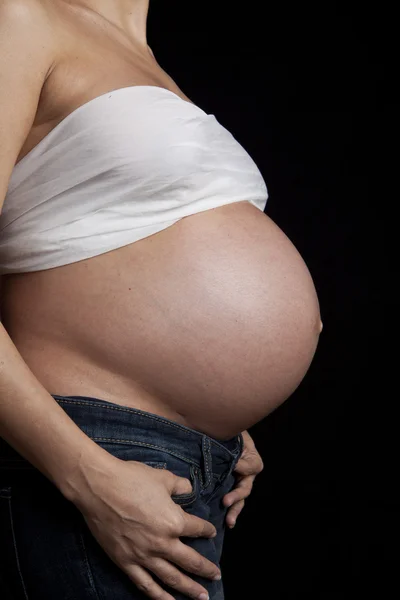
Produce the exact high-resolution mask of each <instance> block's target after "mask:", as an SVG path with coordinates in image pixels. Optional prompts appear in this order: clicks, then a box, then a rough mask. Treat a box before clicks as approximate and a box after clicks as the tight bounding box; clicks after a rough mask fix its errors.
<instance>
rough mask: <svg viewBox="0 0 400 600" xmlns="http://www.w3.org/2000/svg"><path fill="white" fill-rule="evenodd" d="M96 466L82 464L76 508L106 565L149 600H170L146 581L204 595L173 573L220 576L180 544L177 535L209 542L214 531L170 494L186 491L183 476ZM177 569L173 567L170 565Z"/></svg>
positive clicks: (132, 464)
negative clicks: (121, 573) (110, 564)
mask: <svg viewBox="0 0 400 600" xmlns="http://www.w3.org/2000/svg"><path fill="white" fill-rule="evenodd" d="M107 457H108V458H104V457H102V461H101V462H99V461H96V462H95V463H94V464H93V463H92V464H90V463H89V464H88V463H85V465H84V477H83V478H82V481H86V482H88V485H84V484H82V486H83V489H84V492H80V495H79V498H77V499H75V504H76V506H77V508H78V509H79V510H80V511H81V513H82V514H83V517H84V519H85V521H86V523H87V525H88V527H89V529H90V531H91V532H92V534H93V536H94V537H95V538H96V540H97V541H98V543H99V544H100V545H101V546H102V548H103V549H104V550H105V552H106V553H107V554H108V556H109V557H110V558H111V560H112V561H113V562H114V563H115V564H116V565H117V566H118V567H120V568H121V569H122V570H123V571H124V572H125V573H126V574H127V575H128V577H129V578H130V579H131V580H132V581H133V582H134V583H135V584H136V586H137V587H138V588H139V590H141V591H142V592H143V593H145V594H146V595H147V596H148V597H149V598H154V599H157V600H174V598H173V596H171V595H170V594H168V593H167V592H166V591H165V590H164V589H163V588H162V587H161V586H159V585H158V584H157V583H156V582H155V581H154V579H153V577H152V576H151V573H154V574H155V575H156V576H157V577H159V578H160V579H161V580H162V581H163V582H164V583H166V584H167V585H168V586H169V587H172V588H174V589H176V590H178V591H179V592H181V593H183V594H185V595H187V596H188V597H189V598H199V596H200V594H202V593H205V594H206V595H207V590H206V589H205V588H204V587H203V586H201V585H200V584H198V583H197V582H195V581H194V580H193V579H191V578H190V577H188V576H187V575H185V574H184V573H183V572H182V571H181V570H179V569H178V568H177V566H178V567H181V568H182V569H184V570H185V571H187V572H189V573H195V574H196V575H200V576H202V577H206V578H208V579H216V578H217V576H220V574H221V573H220V570H219V569H218V567H217V566H216V565H215V564H214V563H213V562H211V561H209V560H207V559H206V558H205V557H204V556H202V555H201V554H199V553H198V552H196V550H194V549H193V548H190V547H189V546H188V545H186V544H184V543H183V542H181V540H180V539H179V538H180V537H181V536H185V537H187V536H188V537H206V538H212V537H215V535H216V533H217V532H216V529H215V527H214V526H213V525H212V524H211V523H209V522H208V521H205V520H203V519H201V518H199V517H196V516H194V515H190V514H188V513H186V512H185V511H184V510H183V509H182V508H181V507H180V506H179V505H178V504H177V503H175V502H174V501H173V499H172V498H171V494H185V493H189V492H191V491H192V484H191V482H190V480H189V479H186V478H185V477H178V476H177V475H174V474H173V473H172V472H171V471H168V470H166V469H154V468H152V467H150V466H148V465H145V464H143V463H140V462H136V461H125V460H120V459H118V458H116V457H115V456H112V455H111V454H107ZM176 565H177V566H176Z"/></svg>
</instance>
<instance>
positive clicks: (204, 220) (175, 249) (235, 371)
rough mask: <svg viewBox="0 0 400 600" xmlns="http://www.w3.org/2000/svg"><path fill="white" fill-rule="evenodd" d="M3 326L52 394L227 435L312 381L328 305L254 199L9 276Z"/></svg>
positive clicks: (246, 424) (297, 256) (289, 244)
mask: <svg viewBox="0 0 400 600" xmlns="http://www.w3.org/2000/svg"><path fill="white" fill-rule="evenodd" d="M3 303H4V306H3V315H4V316H3V320H4V324H5V326H6V328H7V329H8V331H9V333H10V335H11V337H12V339H13V341H14V343H15V344H16V346H17V348H18V350H19V351H20V353H21V354H22V356H23V358H24V360H25V361H26V362H27V364H28V365H29V366H30V368H31V369H32V371H33V372H34V374H35V375H36V377H37V378H38V379H39V381H41V382H42V383H43V385H44V386H45V387H46V389H48V390H49V391H50V393H53V394H60V395H87V396H96V397H99V398H103V399H105V400H110V401H112V402H117V403H119V404H123V405H128V406H133V407H136V408H141V409H142V410H148V411H149V412H155V413H157V414H161V415H164V416H166V417H168V418H171V419H173V420H176V421H178V422H182V423H183V424H185V425H187V426H189V427H193V428H194V429H197V430H199V431H203V432H204V433H207V434H208V435H211V436H212V437H215V438H218V439H225V438H228V437H231V436H233V435H236V434H237V433H239V432H240V431H243V430H244V429H247V428H248V427H250V426H251V425H253V424H255V423H256V422H258V421H259V420H261V419H262V418H263V417H265V416H266V415H267V414H268V413H270V412H271V411H272V410H273V409H274V408H276V407H277V406H278V405H279V404H281V403H282V402H283V401H284V400H285V399H286V398H287V397H288V396H290V394H291V393H292V392H293V391H294V390H295V389H296V387H297V386H298V385H299V383H300V382H301V380H302V379H303V377H304V375H305V374H306V372H307V370H308V368H309V366H310V363H311V361H312V358H313V355H314V353H315V350H316V346H317V342H318V336H319V331H320V317H319V305H318V299H317V296H316V292H315V288H314V285H313V282H312V279H311V276H310V273H309V271H308V269H307V267H306V265H305V263H304V261H303V260H302V258H301V256H300V255H299V253H298V252H297V250H296V249H295V247H294V246H293V244H292V243H291V242H290V241H289V239H288V238H287V237H286V235H285V234H284V233H283V232H282V231H281V230H280V229H279V228H278V227H277V226H276V225H275V224H274V223H273V221H272V220H271V219H270V218H269V217H268V216H266V215H265V214H264V213H262V212H261V211H259V210H258V209H257V208H255V207H254V206H252V205H251V204H250V203H248V202H240V203H235V204H231V205H228V206H224V207H219V208H217V209H212V210H209V211H206V212H204V213H199V214H197V215H192V216H190V217H186V218H184V219H182V220H181V221H179V222H178V223H176V224H175V225H173V226H172V227H169V228H167V229H166V230H164V231H162V232H160V233H158V234H156V235H153V236H150V237H148V238H146V239H144V240H140V241H139V242H135V243H134V244H130V245H129V246H125V247H123V248H119V249H117V250H114V251H112V252H108V253H106V254H103V255H100V256H97V257H94V258H91V259H88V260H84V261H80V262H78V263H74V264H72V265H66V266H64V267H60V268H56V269H51V270H48V271H42V272H37V273H25V274H23V275H16V276H10V277H9V278H7V283H6V285H5V292H4V299H3Z"/></svg>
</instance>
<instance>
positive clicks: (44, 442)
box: [0, 323, 108, 500]
mask: <svg viewBox="0 0 400 600" xmlns="http://www.w3.org/2000/svg"><path fill="white" fill-rule="evenodd" d="M0 436H1V437H2V438H3V439H4V440H6V442H7V443H9V444H10V446H12V447H13V448H14V449H15V450H16V451H17V452H19V454H21V456H23V457H24V458H26V459H27V460H28V461H29V462H30V463H31V464H33V465H34V466H35V467H36V468H37V469H38V470H39V471H40V472H41V473H43V475H45V476H46V477H47V478H48V479H50V480H51V481H52V482H53V483H54V484H55V485H56V486H57V487H58V488H59V490H60V491H61V492H62V493H63V494H64V496H66V497H67V498H68V499H71V500H74V499H75V498H76V496H77V494H79V488H80V486H84V485H85V483H84V482H85V478H84V476H83V473H82V471H83V465H84V464H85V463H93V462H96V461H97V462H99V463H101V462H102V460H104V459H107V457H108V453H107V452H106V451H105V450H103V449H102V448H100V446H98V445H97V444H96V443H95V442H93V440H91V439H90V438H89V437H88V436H87V435H86V434H85V433H84V432H83V431H82V430H81V429H80V428H79V427H78V426H77V425H76V424H75V423H74V421H73V420H72V419H71V418H70V417H69V416H68V415H67V413H66V412H65V411H64V410H63V409H62V408H61V407H60V406H59V405H58V404H57V402H56V401H55V400H54V398H53V397H52V396H51V394H49V393H48V392H47V390H46V389H45V388H44V387H43V386H42V384H41V383H40V382H39V381H38V379H37V378H36V377H35V376H34V374H33V373H32V371H31V370H30V369H29V367H28V366H27V364H26V363H25V362H24V360H23V359H22V357H21V355H20V354H19V352H18V350H17V348H16V347H15V345H14V343H13V342H12V340H11V338H10V337H9V335H8V333H7V331H6V330H5V329H4V326H3V325H2V324H1V323H0ZM81 491H82V493H84V490H83V489H82V490H81Z"/></svg>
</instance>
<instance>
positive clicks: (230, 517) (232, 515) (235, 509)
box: [226, 500, 245, 529]
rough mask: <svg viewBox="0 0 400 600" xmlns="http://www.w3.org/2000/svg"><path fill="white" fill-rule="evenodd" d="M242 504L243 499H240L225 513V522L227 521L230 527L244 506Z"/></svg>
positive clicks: (233, 524)
mask: <svg viewBox="0 0 400 600" xmlns="http://www.w3.org/2000/svg"><path fill="white" fill-rule="evenodd" d="M244 504H245V502H244V500H241V501H240V502H237V503H236V504H234V505H233V506H232V508H231V509H230V510H229V511H228V514H227V515H226V522H227V523H228V525H229V527H230V528H231V529H232V527H234V526H235V524H236V520H237V518H238V516H239V515H240V513H241V512H242V510H243V508H244Z"/></svg>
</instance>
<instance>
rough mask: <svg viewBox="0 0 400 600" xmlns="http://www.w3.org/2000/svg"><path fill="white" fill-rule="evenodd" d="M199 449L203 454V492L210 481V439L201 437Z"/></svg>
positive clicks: (204, 436)
mask: <svg viewBox="0 0 400 600" xmlns="http://www.w3.org/2000/svg"><path fill="white" fill-rule="evenodd" d="M201 448H202V454H203V479H204V488H203V489H204V490H205V489H206V488H207V487H208V486H209V485H210V483H211V481H212V477H211V474H212V456H211V442H210V438H209V437H207V436H206V435H203V438H202V441H201Z"/></svg>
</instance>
